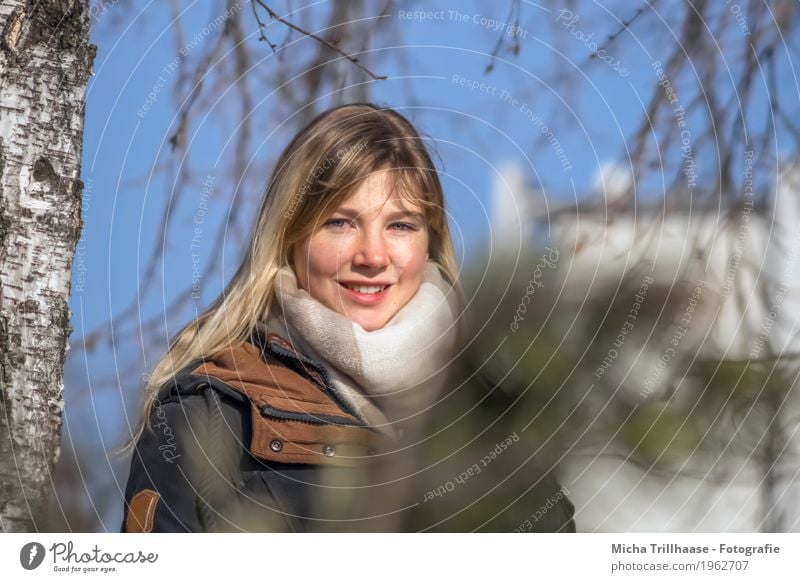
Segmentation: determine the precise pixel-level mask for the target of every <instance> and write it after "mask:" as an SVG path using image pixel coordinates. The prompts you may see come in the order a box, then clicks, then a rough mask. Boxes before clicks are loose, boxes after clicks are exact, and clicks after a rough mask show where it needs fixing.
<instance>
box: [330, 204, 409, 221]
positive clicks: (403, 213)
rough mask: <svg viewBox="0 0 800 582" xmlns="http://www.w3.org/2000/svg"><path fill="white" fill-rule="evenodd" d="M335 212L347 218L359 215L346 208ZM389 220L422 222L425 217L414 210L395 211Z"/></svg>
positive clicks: (355, 211)
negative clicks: (405, 219)
mask: <svg viewBox="0 0 800 582" xmlns="http://www.w3.org/2000/svg"><path fill="white" fill-rule="evenodd" d="M336 212H338V213H340V214H344V215H346V216H347V217H348V218H356V217H357V216H358V215H359V214H360V213H359V212H358V211H357V210H355V209H353V208H347V207H341V208H338V209H336ZM388 218H389V220H397V219H398V218H407V219H411V220H419V221H422V220H424V218H425V216H424V215H423V214H422V213H421V212H416V211H414V210H396V211H394V212H392V213H390V214H389V216H388Z"/></svg>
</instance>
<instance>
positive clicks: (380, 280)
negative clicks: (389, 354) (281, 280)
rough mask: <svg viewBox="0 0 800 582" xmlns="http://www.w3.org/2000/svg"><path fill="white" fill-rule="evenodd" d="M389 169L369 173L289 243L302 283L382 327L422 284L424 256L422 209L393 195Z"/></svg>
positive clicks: (366, 323) (364, 322)
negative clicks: (312, 226)
mask: <svg viewBox="0 0 800 582" xmlns="http://www.w3.org/2000/svg"><path fill="white" fill-rule="evenodd" d="M391 185H392V183H391V174H390V172H388V171H387V170H383V171H380V172H375V173H373V174H370V176H369V177H367V178H366V179H365V180H364V182H363V183H362V184H361V186H359V188H358V189H357V190H356V191H355V192H354V193H353V194H352V195H351V196H350V198H348V199H347V200H345V201H344V202H343V203H342V204H341V206H339V208H337V209H336V212H335V213H334V214H333V215H332V216H331V217H330V218H328V219H327V220H326V221H325V222H324V223H323V224H322V225H320V226H319V227H318V228H317V229H316V230H315V232H314V233H313V234H312V235H311V237H310V238H308V239H306V240H305V241H304V242H303V243H301V244H298V245H297V246H296V247H295V249H294V268H295V272H296V273H297V280H298V283H299V284H300V286H301V287H302V288H303V289H305V290H306V291H308V293H309V294H310V295H311V296H312V297H313V298H314V299H316V300H317V301H319V302H320V303H322V304H323V305H325V306H327V307H328V308H329V309H332V310H333V311H335V312H337V313H341V314H342V315H344V316H345V317H347V318H348V319H350V320H351V321H353V322H355V323H357V324H359V325H360V326H361V327H362V328H364V330H365V331H374V330H376V329H380V328H382V327H383V326H384V325H385V324H386V323H387V322H388V321H389V320H390V319H391V318H392V317H393V316H394V314H396V313H397V312H398V311H399V310H400V309H401V308H402V307H403V306H404V305H405V304H406V303H408V302H409V300H410V299H411V298H412V297H413V296H414V294H415V293H416V292H417V290H418V289H419V286H420V285H421V284H422V273H423V269H424V267H425V261H426V260H427V259H428V226H427V224H426V222H425V217H424V215H423V213H422V211H421V209H420V208H419V207H418V206H416V205H413V204H412V203H410V202H408V201H406V200H404V199H403V198H401V197H399V196H395V197H390V196H391Z"/></svg>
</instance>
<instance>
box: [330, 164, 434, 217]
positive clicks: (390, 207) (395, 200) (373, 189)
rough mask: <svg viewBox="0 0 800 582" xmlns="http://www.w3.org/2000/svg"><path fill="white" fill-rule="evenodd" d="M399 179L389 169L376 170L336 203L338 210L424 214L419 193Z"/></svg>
mask: <svg viewBox="0 0 800 582" xmlns="http://www.w3.org/2000/svg"><path fill="white" fill-rule="evenodd" d="M401 182H405V180H397V177H396V175H395V173H393V172H390V171H388V170H381V171H378V172H374V173H372V174H370V175H369V176H367V177H366V178H365V179H364V180H363V181H362V182H361V183H360V184H359V185H358V186H357V187H356V188H355V190H354V191H353V192H352V193H351V194H350V195H349V196H347V198H345V199H343V200H340V201H339V202H338V204H336V205H335V206H336V208H335V209H334V210H336V211H356V212H358V213H362V212H370V213H386V212H388V213H396V212H400V211H403V212H416V213H420V214H422V206H421V205H420V203H419V201H418V193H416V192H409V191H408V190H409V188H407V187H406V186H405V185H404V184H402V183H401Z"/></svg>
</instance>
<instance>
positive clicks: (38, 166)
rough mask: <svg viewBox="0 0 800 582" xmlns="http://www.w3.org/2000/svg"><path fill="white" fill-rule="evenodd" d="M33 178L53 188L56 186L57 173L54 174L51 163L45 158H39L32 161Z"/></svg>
mask: <svg viewBox="0 0 800 582" xmlns="http://www.w3.org/2000/svg"><path fill="white" fill-rule="evenodd" d="M33 179H34V180H36V181H37V182H47V183H48V184H50V186H52V187H54V188H55V187H56V186H58V174H56V171H55V170H54V169H53V164H51V163H50V160H48V159H47V158H39V159H37V160H36V162H34V164H33Z"/></svg>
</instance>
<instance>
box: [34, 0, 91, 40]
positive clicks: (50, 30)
mask: <svg viewBox="0 0 800 582" xmlns="http://www.w3.org/2000/svg"><path fill="white" fill-rule="evenodd" d="M82 4H83V3H82V2H76V1H75V0H49V1H47V2H38V3H36V8H35V12H34V14H33V19H34V20H35V21H36V26H33V27H31V34H30V35H29V36H30V40H31V42H40V43H42V44H45V45H48V46H55V47H57V48H60V49H69V50H72V49H75V48H77V47H79V46H81V44H82V43H83V42H85V41H83V39H85V38H86V37H87V36H88V35H87V34H86V27H87V26H88V19H87V18H86V15H85V14H84V13H83V12H84V11H83V10H82ZM34 36H35V37H36V38H34Z"/></svg>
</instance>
